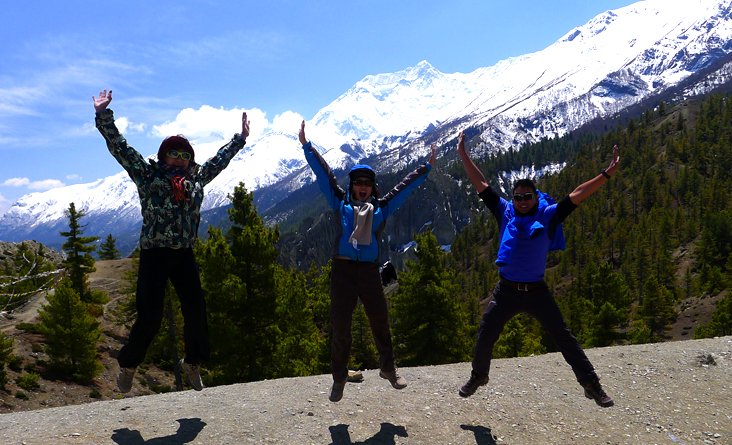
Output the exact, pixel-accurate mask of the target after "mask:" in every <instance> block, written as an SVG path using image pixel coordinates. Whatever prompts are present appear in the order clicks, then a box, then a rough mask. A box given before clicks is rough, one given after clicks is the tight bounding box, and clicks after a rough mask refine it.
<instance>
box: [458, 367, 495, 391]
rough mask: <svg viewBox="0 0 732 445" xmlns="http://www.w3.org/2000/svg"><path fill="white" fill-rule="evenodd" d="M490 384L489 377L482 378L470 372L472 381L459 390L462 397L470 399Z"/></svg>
mask: <svg viewBox="0 0 732 445" xmlns="http://www.w3.org/2000/svg"><path fill="white" fill-rule="evenodd" d="M487 383H488V376H485V377H481V376H479V375H478V374H476V373H475V372H473V371H471V372H470V380H468V383H466V384H464V385H463V386H462V387H460V389H459V390H458V394H460V397H470V396H472V395H473V394H475V391H477V390H478V388H479V387H481V386H484V385H485V384H487Z"/></svg>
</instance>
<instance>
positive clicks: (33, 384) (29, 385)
mask: <svg viewBox="0 0 732 445" xmlns="http://www.w3.org/2000/svg"><path fill="white" fill-rule="evenodd" d="M38 377H40V376H39V375H38V374H36V373H35V372H29V373H27V374H23V375H22V376H20V377H18V378H17V379H15V383H17V384H18V386H20V387H21V388H23V389H25V390H28V391H32V390H34V389H38V388H40V387H41V385H40V384H39V383H38Z"/></svg>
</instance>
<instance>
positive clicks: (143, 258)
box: [117, 247, 211, 368]
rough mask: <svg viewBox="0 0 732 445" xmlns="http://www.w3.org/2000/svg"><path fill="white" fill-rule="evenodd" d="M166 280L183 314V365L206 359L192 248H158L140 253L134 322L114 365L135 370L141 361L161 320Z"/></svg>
mask: <svg viewBox="0 0 732 445" xmlns="http://www.w3.org/2000/svg"><path fill="white" fill-rule="evenodd" d="M169 278H170V282H171V283H172V284H173V287H174V288H175V291H176V293H177V294H178V298H179V299H180V306H181V311H182V312H183V320H184V327H183V338H184V341H185V348H186V363H190V364H193V365H195V364H199V363H200V361H201V360H207V359H208V358H209V357H210V355H211V348H210V347H209V344H208V321H207V319H206V301H205V299H204V295H203V289H202V288H201V277H200V275H199V273H198V265H197V264H196V259H195V257H194V256H193V249H170V248H166V247H159V248H155V249H144V250H141V251H140V272H139V275H138V278H137V297H136V300H135V303H136V306H137V320H136V321H135V324H134V325H133V326H132V329H131V330H130V338H129V340H128V341H127V344H126V345H124V346H123V347H122V349H121V350H120V351H119V356H118V357H117V362H118V363H119V366H120V367H121V368H135V367H137V366H139V365H140V363H142V361H143V360H144V359H145V353H146V351H147V348H148V347H149V346H150V343H151V342H152V340H153V338H154V337H155V335H156V334H157V332H158V330H160V324H161V322H162V320H163V298H164V296H165V285H166V284H167V282H168V279H169Z"/></svg>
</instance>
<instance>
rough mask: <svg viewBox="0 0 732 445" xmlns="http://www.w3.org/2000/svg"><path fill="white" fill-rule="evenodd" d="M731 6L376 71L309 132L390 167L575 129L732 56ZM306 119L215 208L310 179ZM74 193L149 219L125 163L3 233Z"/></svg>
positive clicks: (211, 197) (46, 196)
mask: <svg viewBox="0 0 732 445" xmlns="http://www.w3.org/2000/svg"><path fill="white" fill-rule="evenodd" d="M731 11H732V5H731V2H730V0H646V1H642V2H638V3H635V4H632V5H629V6H626V7H624V8H620V9H617V10H613V11H606V12H604V13H602V14H599V15H598V16H596V17H595V18H593V19H592V20H590V21H589V22H588V23H586V24H584V25H582V26H578V27H576V28H574V29H572V30H571V31H569V32H568V33H567V34H565V35H564V36H562V38H560V39H558V40H557V41H556V42H554V43H553V44H552V45H550V46H549V47H547V48H546V49H544V50H542V51H538V52H535V53H531V54H526V55H522V56H517V57H512V58H509V59H506V60H503V61H500V62H498V63H497V64H495V65H493V66H490V67H484V68H478V69H476V70H475V71H473V72H471V73H454V74H446V73H442V72H440V71H439V70H437V69H436V68H434V67H433V66H431V65H430V64H429V63H428V62H427V61H422V62H420V63H418V64H417V65H415V66H412V67H409V68H406V69H404V70H401V71H398V72H395V73H384V74H376V75H367V76H365V77H364V78H363V79H362V80H361V81H359V82H357V83H356V84H355V85H354V86H353V87H352V88H350V89H349V90H348V91H346V92H345V93H344V94H343V95H341V96H340V97H338V98H337V99H336V100H334V101H333V102H332V103H330V104H329V105H327V106H326V107H324V108H323V109H321V110H320V111H319V112H318V113H317V114H316V115H315V116H314V118H313V119H312V120H311V121H309V122H308V123H307V134H308V137H309V138H310V140H311V141H312V142H313V143H314V144H315V146H316V147H317V148H318V150H320V151H321V153H323V156H324V157H325V159H326V160H327V161H328V162H329V164H330V165H331V167H333V168H347V167H349V166H350V165H352V164H353V163H355V162H357V161H359V160H360V159H362V158H364V157H367V156H371V157H373V159H374V162H376V163H378V164H380V166H381V169H382V170H383V169H384V168H387V169H388V168H398V167H401V166H403V165H404V164H406V163H409V162H411V161H414V160H416V159H417V158H420V157H424V156H426V153H427V151H428V149H429V148H428V144H425V143H423V139H420V138H421V137H422V136H424V135H429V136H430V138H429V140H430V141H433V140H436V141H437V143H438V144H439V143H440V142H443V141H445V140H447V139H449V138H452V137H454V136H455V135H456V134H457V133H458V132H459V131H460V130H462V129H464V128H467V127H473V128H476V129H478V130H479V131H480V139H481V140H482V142H483V143H482V146H481V147H480V148H482V150H483V151H484V152H489V151H495V150H506V149H508V148H509V147H515V148H518V147H520V146H522V145H523V144H526V143H530V142H535V141H538V140H540V139H541V138H543V137H554V136H557V135H563V134H565V133H567V132H569V131H572V130H573V129H575V128H578V127H580V126H581V125H583V124H584V123H587V122H589V121H590V120H592V119H594V118H597V117H604V116H611V115H613V114H615V113H617V112H619V111H621V110H623V109H625V108H626V107H628V106H630V105H633V104H636V103H639V102H641V101H642V100H644V99H646V98H649V97H650V96H652V95H654V94H657V93H660V92H663V91H664V90H666V89H668V88H671V87H674V86H675V85H678V84H679V83H680V82H681V81H683V80H685V79H687V78H689V76H690V75H691V74H694V73H698V72H700V70H703V69H707V68H709V67H712V66H713V64H714V63H715V62H717V61H724V60H726V59H724V58H725V57H727V56H729V54H730V53H731V52H732V12H731ZM714 66H716V65H714ZM715 70H716V71H714V72H712V73H709V74H705V76H706V77H705V78H703V79H701V80H699V81H696V82H697V83H696V84H694V85H691V86H690V87H689V91H690V92H693V93H694V94H698V93H703V92H705V91H708V90H709V89H710V88H713V87H714V86H715V85H720V84H722V83H725V82H728V81H730V79H732V63H728V64H726V65H724V66H722V67H721V68H715ZM295 130H296V129H293V133H292V134H287V133H279V132H271V133H268V134H265V135H263V136H262V137H261V138H259V139H257V140H256V141H251V144H250V145H247V147H246V148H245V149H244V150H242V152H241V153H239V154H238V155H237V156H236V157H235V158H234V159H233V160H232V162H231V164H230V165H229V167H228V168H227V169H226V170H225V171H224V172H223V173H221V174H220V175H219V177H217V178H216V179H215V180H214V181H213V182H212V183H211V184H209V186H208V187H207V189H206V199H205V201H204V209H210V208H216V207H220V206H222V205H225V204H227V203H228V200H227V198H226V197H227V195H228V194H229V193H230V192H231V191H232V190H233V188H234V186H236V185H237V184H238V183H239V182H241V181H244V183H245V185H246V187H247V189H249V190H257V189H259V188H261V187H265V186H267V185H270V184H276V183H279V182H280V181H282V180H283V179H284V178H287V181H288V183H287V184H280V187H279V190H283V191H284V192H283V194H286V193H289V192H291V191H293V190H295V189H297V188H299V187H300V186H302V185H303V184H304V183H305V182H307V181H308V180H310V178H311V174H310V171H309V169H308V168H307V167H306V166H305V159H304V156H303V153H302V149H301V147H300V144H299V142H298V140H297V135H296V133H295ZM211 137H212V138H213V139H221V138H222V137H223V136H222V135H219V134H216V135H212V136H211ZM205 142H206V143H207V144H214V143H218V142H220V141H218V142H213V141H212V140H208V139H207V140H206V141H205ZM204 145H205V144H204ZM202 149H204V151H205V149H206V147H202ZM197 150H198V148H197ZM214 151H215V149H214V148H213V147H211V152H214ZM110 195H111V196H113V199H110ZM284 198H285V196H284V195H283V196H281V197H279V199H284ZM71 201H74V202H75V203H76V205H77V208H84V209H86V210H87V218H89V219H91V220H94V219H95V218H96V220H97V222H95V223H94V224H90V227H95V228H98V230H102V229H103V230H105V231H106V230H109V233H119V231H120V230H131V228H132V226H133V225H134V224H135V223H136V224H139V221H140V219H141V217H140V215H139V201H138V199H137V196H136V190H134V186H133V185H132V183H131V181H130V180H129V179H128V178H127V177H126V173H124V172H121V173H120V174H117V175H114V176H112V177H109V178H105V179H103V180H100V181H97V182H94V183H91V184H82V185H75V186H70V187H65V188H62V189H56V190H51V191H48V192H44V193H34V194H31V195H26V196H24V197H23V198H21V199H20V200H18V201H17V202H16V203H15V204H14V205H13V207H12V208H11V209H10V210H9V211H8V212H7V213H6V214H5V215H3V216H2V217H1V218H0V239H7V240H10V241H13V240H23V239H27V238H29V237H33V238H35V239H37V240H39V241H42V242H43V241H44V239H45V238H54V237H55V238H54V239H57V238H58V234H57V230H56V229H55V225H56V226H57V225H58V224H60V223H59V221H62V220H63V218H64V217H63V210H65V209H66V208H68V204H69V202H71ZM260 210H263V209H260ZM105 218H106V219H105ZM110 221H114V224H112V223H110ZM54 230H55V231H54ZM115 231H116V232H115ZM44 237H45V238H44Z"/></svg>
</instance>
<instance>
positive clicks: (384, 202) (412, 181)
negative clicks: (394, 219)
mask: <svg viewBox="0 0 732 445" xmlns="http://www.w3.org/2000/svg"><path fill="white" fill-rule="evenodd" d="M430 171H432V166H431V165H430V164H429V163H425V164H424V165H420V166H419V167H417V169H416V170H414V171H413V172H411V173H409V174H408V175H407V176H405V177H404V179H402V181H401V182H400V183H399V184H397V185H396V186H394V188H393V189H391V190H390V191H389V193H387V194H386V195H384V197H383V198H380V199H379V206H380V207H381V212H382V214H383V215H384V219H386V218H388V217H389V216H390V215H391V214H392V213H394V212H395V211H396V210H397V209H398V208H399V207H401V206H402V205H403V204H404V203H405V202H407V198H409V195H410V194H411V193H412V192H413V191H414V190H415V189H416V188H417V187H418V186H419V185H420V184H421V183H423V182H424V181H425V180H426V179H427V175H428V174H429V173H430Z"/></svg>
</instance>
